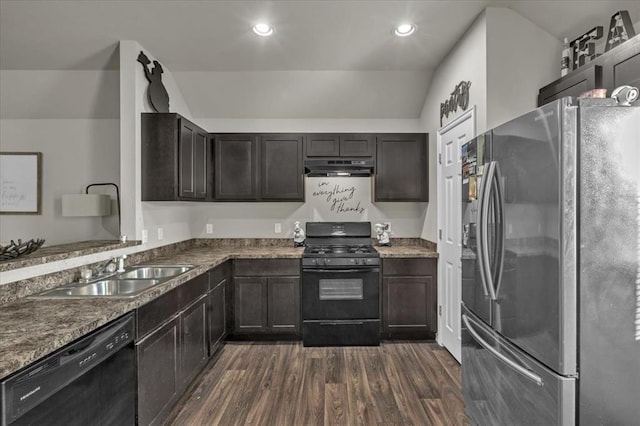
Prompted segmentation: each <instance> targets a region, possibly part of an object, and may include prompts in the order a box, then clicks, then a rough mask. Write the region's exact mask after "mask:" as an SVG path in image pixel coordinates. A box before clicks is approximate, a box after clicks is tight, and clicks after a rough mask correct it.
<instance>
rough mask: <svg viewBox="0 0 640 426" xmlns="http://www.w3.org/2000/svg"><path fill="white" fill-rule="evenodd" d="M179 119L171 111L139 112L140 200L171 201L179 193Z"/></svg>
mask: <svg viewBox="0 0 640 426" xmlns="http://www.w3.org/2000/svg"><path fill="white" fill-rule="evenodd" d="M179 122H180V116H179V115H177V114H173V113H170V114H166V113H165V114H161V113H143V114H142V120H141V123H140V124H141V132H142V135H141V136H142V141H141V142H142V146H141V152H140V154H141V160H142V164H141V166H142V170H141V175H142V176H141V178H142V201H174V200H176V199H177V197H178V196H179V194H178V192H179V190H178V182H179V180H180V179H179V176H178V164H179V163H178V161H179V160H178V158H179V155H180V154H179V151H178V139H179V138H180V126H179Z"/></svg>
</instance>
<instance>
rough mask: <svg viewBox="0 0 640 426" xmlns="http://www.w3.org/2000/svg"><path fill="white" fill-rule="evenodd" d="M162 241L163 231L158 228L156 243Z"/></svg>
mask: <svg viewBox="0 0 640 426" xmlns="http://www.w3.org/2000/svg"><path fill="white" fill-rule="evenodd" d="M163 239H164V230H163V229H162V228H158V241H162V240H163Z"/></svg>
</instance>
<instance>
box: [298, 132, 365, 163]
mask: <svg viewBox="0 0 640 426" xmlns="http://www.w3.org/2000/svg"><path fill="white" fill-rule="evenodd" d="M306 138H307V140H306V142H305V144H306V156H307V157H373V155H374V154H375V136H374V135H371V134H366V133H349V134H337V133H312V134H308V135H307V136H306Z"/></svg>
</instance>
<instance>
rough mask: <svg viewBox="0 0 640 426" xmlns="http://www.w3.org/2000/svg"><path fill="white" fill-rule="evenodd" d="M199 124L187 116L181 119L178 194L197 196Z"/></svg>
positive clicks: (185, 196)
mask: <svg viewBox="0 0 640 426" xmlns="http://www.w3.org/2000/svg"><path fill="white" fill-rule="evenodd" d="M197 132H198V129H197V126H195V125H194V124H193V123H192V122H190V121H189V120H187V119H185V118H181V119H180V138H179V140H178V181H179V183H178V187H179V193H178V196H180V197H183V198H196V187H195V181H194V179H193V176H194V173H195V164H194V158H195V154H196V134H197Z"/></svg>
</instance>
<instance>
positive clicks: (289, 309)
mask: <svg viewBox="0 0 640 426" xmlns="http://www.w3.org/2000/svg"><path fill="white" fill-rule="evenodd" d="M268 282H269V288H268V294H269V303H268V305H269V306H268V309H269V315H268V316H269V318H268V324H269V329H270V331H271V332H274V333H298V332H299V331H300V278H298V277H270V278H269V279H268Z"/></svg>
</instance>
